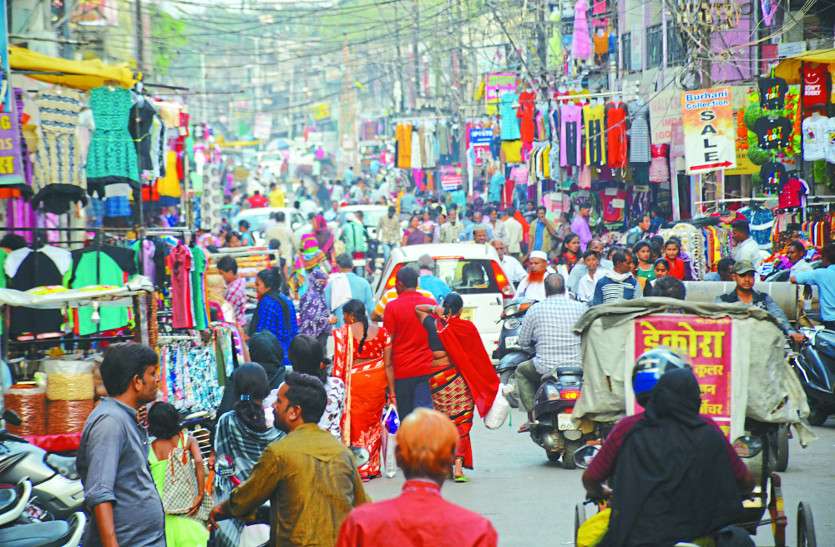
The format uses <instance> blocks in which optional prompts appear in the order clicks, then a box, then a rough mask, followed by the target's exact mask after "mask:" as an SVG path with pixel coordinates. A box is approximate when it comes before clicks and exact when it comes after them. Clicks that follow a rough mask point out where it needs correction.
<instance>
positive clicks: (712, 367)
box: [626, 314, 734, 436]
mask: <svg viewBox="0 0 835 547" xmlns="http://www.w3.org/2000/svg"><path fill="white" fill-rule="evenodd" d="M732 325H733V321H732V320H731V319H730V318H729V317H723V318H719V319H711V318H707V317H699V316H697V315H685V314H681V315H672V314H653V315H646V316H643V317H639V318H637V319H634V327H635V353H634V359H632V360H629V359H627V363H626V365H627V367H626V368H627V369H628V370H626V377H627V378H631V377H632V367H633V366H634V363H635V361H636V360H637V358H638V357H639V356H640V355H642V354H643V353H644V352H647V351H649V350H651V349H655V348H657V347H662V346H663V347H667V348H670V349H673V350H675V351H677V352H679V353H681V354H682V355H684V356H685V357H686V358H687V359H688V361H689V362H690V366H691V367H692V369H693V374H694V375H695V376H696V380H697V381H698V382H699V389H700V391H701V393H702V406H701V408H700V410H699V412H700V414H701V415H702V416H707V417H709V418H711V419H713V421H714V422H716V423H717V425H719V428H720V429H722V431H723V432H724V433H725V435H726V436H730V433H731V416H732V415H733V405H734V401H733V397H732V394H733V371H734V367H733V352H732V351H731V343H732V332H733V328H732ZM626 384H628V385H629V388H630V389H627V405H626V408H627V409H629V410H630V412H629V413H630V414H635V413H637V412H641V411H642V410H643V408H641V406H640V405H639V404H638V403H637V401H636V400H635V396H634V394H633V393H632V391H631V382H626Z"/></svg>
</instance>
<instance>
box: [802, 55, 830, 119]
mask: <svg viewBox="0 0 835 547" xmlns="http://www.w3.org/2000/svg"><path fill="white" fill-rule="evenodd" d="M828 97H829V70H828V69H827V65H814V64H809V63H804V65H803V108H820V107H824V106H826V100H827V98H828Z"/></svg>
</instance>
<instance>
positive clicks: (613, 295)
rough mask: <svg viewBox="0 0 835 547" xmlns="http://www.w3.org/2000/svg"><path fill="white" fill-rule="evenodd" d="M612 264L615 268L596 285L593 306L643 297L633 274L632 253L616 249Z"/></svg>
mask: <svg viewBox="0 0 835 547" xmlns="http://www.w3.org/2000/svg"><path fill="white" fill-rule="evenodd" d="M612 264H613V265H614V269H613V270H612V271H609V272H606V275H605V276H604V277H603V279H601V280H600V281H598V282H597V285H595V287H594V298H593V299H592V302H591V305H592V306H597V305H599V304H610V303H612V302H620V301H621V300H633V299H635V298H640V297H641V294H642V293H641V286H640V285H639V284H638V281H637V280H636V279H635V276H633V275H632V255H631V254H629V253H627V252H626V251H621V250H618V251H615V252H614V254H612Z"/></svg>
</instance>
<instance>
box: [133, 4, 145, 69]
mask: <svg viewBox="0 0 835 547" xmlns="http://www.w3.org/2000/svg"><path fill="white" fill-rule="evenodd" d="M135 7H136V12H135V15H134V16H135V17H136V68H137V70H138V71H139V72H142V73H144V72H145V22H144V21H143V20H142V0H136V3H135Z"/></svg>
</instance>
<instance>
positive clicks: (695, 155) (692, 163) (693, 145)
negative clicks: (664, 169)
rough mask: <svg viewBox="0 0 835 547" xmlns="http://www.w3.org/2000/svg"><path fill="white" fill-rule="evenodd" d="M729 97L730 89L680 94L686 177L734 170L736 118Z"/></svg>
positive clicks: (717, 88)
mask: <svg viewBox="0 0 835 547" xmlns="http://www.w3.org/2000/svg"><path fill="white" fill-rule="evenodd" d="M731 98H732V95H731V88H729V87H716V88H711V89H699V90H696V91H684V92H682V94H681V114H682V124H683V127H684V148H685V155H684V159H685V163H686V165H687V174H689V175H698V174H701V173H710V172H711V171H716V170H719V169H731V168H733V167H736V119H735V118H734V113H733V105H732V103H731Z"/></svg>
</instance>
